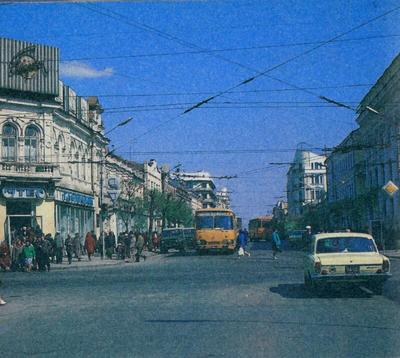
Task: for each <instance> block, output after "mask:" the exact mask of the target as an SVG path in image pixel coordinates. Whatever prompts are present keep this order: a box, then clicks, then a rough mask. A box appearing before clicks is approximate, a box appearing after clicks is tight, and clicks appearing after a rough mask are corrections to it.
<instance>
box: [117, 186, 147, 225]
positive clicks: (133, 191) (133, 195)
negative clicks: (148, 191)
mask: <svg viewBox="0 0 400 358" xmlns="http://www.w3.org/2000/svg"><path fill="white" fill-rule="evenodd" d="M142 188H143V185H142V184H141V183H139V182H138V181H135V180H132V179H126V180H124V181H123V182H122V185H121V195H120V197H119V199H118V201H117V207H116V209H117V210H118V212H119V217H120V218H121V219H122V221H123V222H124V224H125V229H126V231H128V230H129V223H130V222H131V220H132V219H134V223H135V227H136V228H137V229H138V228H140V227H141V226H142V225H143V223H142V221H144V220H143V219H144V217H145V213H144V212H145V208H144V202H143V198H141V197H140V191H141V190H142Z"/></svg>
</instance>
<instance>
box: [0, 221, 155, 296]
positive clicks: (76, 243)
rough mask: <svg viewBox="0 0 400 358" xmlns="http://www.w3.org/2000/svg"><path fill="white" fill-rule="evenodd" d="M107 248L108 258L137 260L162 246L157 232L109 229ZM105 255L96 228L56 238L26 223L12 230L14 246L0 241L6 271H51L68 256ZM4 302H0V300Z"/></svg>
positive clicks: (0, 265)
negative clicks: (145, 253)
mask: <svg viewBox="0 0 400 358" xmlns="http://www.w3.org/2000/svg"><path fill="white" fill-rule="evenodd" d="M103 235H104V250H105V256H106V257H107V258H108V259H112V258H113V257H116V258H117V259H121V260H125V261H129V260H133V261H134V262H139V261H140V260H141V259H143V260H145V259H146V256H145V255H144V254H143V251H144V250H145V249H147V250H149V251H156V250H157V248H158V246H159V240H158V236H157V233H153V234H152V236H151V240H149V239H148V235H147V234H146V233H143V232H139V231H137V232H135V233H134V232H133V231H130V232H122V233H120V234H119V235H118V237H116V236H115V234H114V233H113V232H112V231H110V232H108V233H106V232H104V233H103ZM96 253H97V254H98V255H99V256H100V257H101V258H103V241H102V237H100V238H97V236H96V234H95V233H94V231H90V232H87V233H86V235H85V236H83V235H81V234H80V233H75V234H74V235H70V234H67V235H66V237H63V236H62V235H61V233H59V232H57V233H56V234H55V235H54V238H53V236H52V235H51V234H46V235H45V234H44V233H43V232H42V231H41V229H40V228H31V227H27V226H23V227H21V228H20V229H12V230H11V245H9V242H8V241H7V240H4V241H2V242H1V243H0V269H2V270H4V271H8V270H11V271H23V272H32V271H50V268H51V264H55V265H59V264H62V263H63V260H64V258H65V257H66V259H67V262H68V264H71V263H72V261H73V259H74V258H75V259H76V260H77V261H78V262H79V261H81V260H82V256H83V255H87V258H88V260H89V261H92V258H93V256H94V255H95V254H96ZM0 304H1V301H0Z"/></svg>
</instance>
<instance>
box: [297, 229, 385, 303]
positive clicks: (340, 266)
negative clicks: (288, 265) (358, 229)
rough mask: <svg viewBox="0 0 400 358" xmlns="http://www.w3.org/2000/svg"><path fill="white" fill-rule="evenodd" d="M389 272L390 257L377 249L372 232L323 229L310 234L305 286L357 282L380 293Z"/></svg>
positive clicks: (318, 286)
mask: <svg viewBox="0 0 400 358" xmlns="http://www.w3.org/2000/svg"><path fill="white" fill-rule="evenodd" d="M390 276H391V274H390V261H389V259H388V258H387V257H386V256H384V255H381V254H380V253H379V251H378V248H377V246H376V244H375V241H374V239H373V238H372V236H371V235H368V234H362V233H351V232H345V233H324V234H317V235H314V236H313V237H312V238H311V243H310V247H309V252H308V254H307V256H306V258H305V263H304V283H305V286H306V287H307V288H311V289H319V288H321V287H325V286H327V285H332V284H343V283H356V284H360V285H365V286H366V287H367V288H370V289H371V290H372V291H373V292H375V293H376V294H378V295H381V294H382V291H383V284H384V282H385V281H386V280H387V279H388V278H389V277H390Z"/></svg>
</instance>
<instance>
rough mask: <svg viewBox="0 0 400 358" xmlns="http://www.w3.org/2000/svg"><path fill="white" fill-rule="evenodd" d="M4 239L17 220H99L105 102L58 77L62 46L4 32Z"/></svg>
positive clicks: (57, 224)
mask: <svg viewBox="0 0 400 358" xmlns="http://www.w3.org/2000/svg"><path fill="white" fill-rule="evenodd" d="M0 48H1V50H2V51H1V61H0V134H1V146H0V156H1V164H0V188H1V196H0V221H1V222H0V239H2V238H4V237H9V235H8V233H9V232H10V230H11V228H12V227H15V228H18V227H21V226H35V227H36V226H39V227H40V228H41V229H42V230H43V231H44V232H45V233H52V234H54V233H55V231H56V230H57V231H60V232H61V233H63V234H64V235H66V234H67V233H69V234H73V233H75V232H80V233H81V234H82V233H85V232H87V231H89V230H93V229H94V228H95V227H96V213H98V212H99V208H98V192H99V184H98V183H99V174H100V165H98V163H100V162H101V161H102V158H103V156H104V152H105V149H106V145H107V143H108V141H107V139H106V138H105V137H104V134H103V125H102V119H101V112H102V111H101V106H100V105H99V104H98V103H97V105H93V104H90V103H88V101H87V100H86V99H84V98H82V97H80V96H78V95H77V94H76V93H75V92H74V91H73V90H72V89H71V88H70V87H69V86H67V85H65V84H64V83H62V82H61V81H60V80H59V51H58V49H57V48H53V47H49V46H43V45H36V44H32V43H28V42H24V41H17V40H9V39H0Z"/></svg>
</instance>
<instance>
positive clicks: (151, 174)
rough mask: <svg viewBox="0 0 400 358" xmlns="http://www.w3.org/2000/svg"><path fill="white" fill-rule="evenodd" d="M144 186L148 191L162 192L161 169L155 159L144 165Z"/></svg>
mask: <svg viewBox="0 0 400 358" xmlns="http://www.w3.org/2000/svg"><path fill="white" fill-rule="evenodd" d="M143 170H144V186H145V189H146V190H157V191H162V175H161V169H160V168H159V167H158V166H157V162H156V160H155V159H150V160H149V161H148V162H147V161H146V162H144V164H143Z"/></svg>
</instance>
